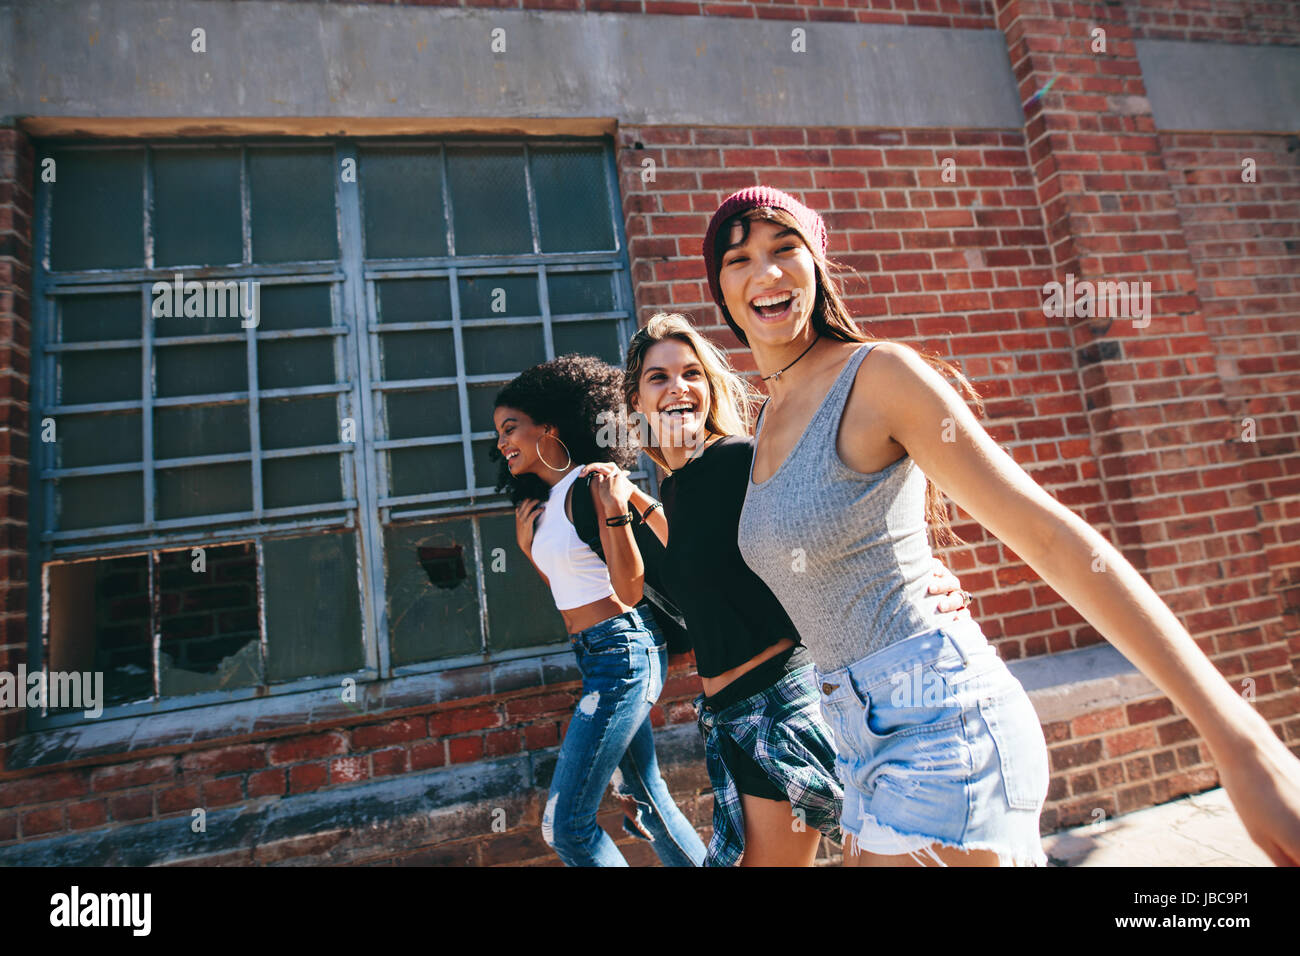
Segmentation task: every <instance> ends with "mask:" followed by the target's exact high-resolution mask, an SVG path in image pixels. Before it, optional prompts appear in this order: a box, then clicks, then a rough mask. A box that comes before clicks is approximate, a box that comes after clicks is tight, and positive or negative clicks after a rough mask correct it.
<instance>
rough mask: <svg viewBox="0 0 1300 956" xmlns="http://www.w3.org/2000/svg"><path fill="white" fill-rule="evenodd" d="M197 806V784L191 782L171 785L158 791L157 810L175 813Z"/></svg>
mask: <svg viewBox="0 0 1300 956" xmlns="http://www.w3.org/2000/svg"><path fill="white" fill-rule="evenodd" d="M197 806H199V785H198V784H196V783H191V784H189V785H188V786H184V787H172V788H171V789H169V790H159V791H158V812H159V813H175V812H178V811H182V810H186V811H188V810H193V809H194V808H195V807H197Z"/></svg>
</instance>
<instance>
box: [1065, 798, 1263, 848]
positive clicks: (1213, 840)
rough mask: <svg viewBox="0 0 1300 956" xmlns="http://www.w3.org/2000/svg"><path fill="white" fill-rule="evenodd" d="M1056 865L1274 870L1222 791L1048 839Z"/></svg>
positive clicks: (1086, 826) (1078, 828)
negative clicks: (1238, 867)
mask: <svg viewBox="0 0 1300 956" xmlns="http://www.w3.org/2000/svg"><path fill="white" fill-rule="evenodd" d="M1043 850H1044V852H1046V853H1047V857H1048V862H1049V864H1050V865H1052V866H1272V865H1273V862H1272V861H1271V860H1270V859H1269V858H1268V857H1267V856H1266V855H1265V854H1264V851H1263V850H1261V849H1260V848H1259V847H1257V846H1256V845H1255V841H1253V840H1252V839H1251V838H1250V837H1249V836H1248V835H1247V833H1246V828H1245V827H1244V826H1242V823H1241V818H1240V817H1238V816H1237V811H1236V810H1234V809H1233V807H1232V803H1231V801H1229V800H1228V794H1227V792H1226V791H1225V790H1223V788H1221V787H1220V788H1218V789H1215V790H1207V791H1206V792H1204V793H1198V794H1193V795H1192V796H1187V797H1182V798H1180V799H1178V800H1173V801H1171V802H1169V803H1162V804H1161V805H1160V806H1158V807H1149V808H1147V809H1145V810H1137V811H1134V812H1133V813H1126V814H1124V815H1123V816H1119V817H1112V818H1110V819H1105V820H1098V821H1097V822H1096V823H1089V824H1085V825H1083V826H1081V827H1075V828H1074V829H1072V830H1061V831H1059V832H1057V833H1053V834H1052V835H1050V836H1045V837H1043Z"/></svg>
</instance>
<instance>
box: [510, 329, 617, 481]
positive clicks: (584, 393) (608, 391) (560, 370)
mask: <svg viewBox="0 0 1300 956" xmlns="http://www.w3.org/2000/svg"><path fill="white" fill-rule="evenodd" d="M503 405H504V406H506V407H508V408H517V409H519V411H521V412H523V413H524V414H525V415H527V416H528V417H529V418H531V419H532V420H533V421H534V422H536V423H537V424H538V425H553V426H555V430H556V431H557V432H558V433H559V438H560V440H561V441H562V442H564V445H565V447H567V448H568V449H569V456H570V458H572V460H573V463H574V464H576V465H586V464H590V463H591V462H593V461H612V462H613V463H614V464H616V465H618V466H619V467H620V468H624V469H629V470H630V469H631V468H632V467H633V466H634V465H635V464H636V460H637V448H636V445H635V444H634V443H633V438H632V436H631V430H630V429H629V428H628V427H627V412H626V409H625V408H624V407H623V370H622V369H621V368H616V367H615V366H613V365H609V364H606V363H605V362H602V361H601V360H600V359H598V358H596V357H595V356H592V355H561V356H559V357H558V358H553V359H551V360H550V361H549V362H543V363H542V364H541V365H534V366H533V367H532V368H530V369H527V370H525V371H523V372H521V373H519V375H517V376H515V378H513V379H512V380H511V381H510V382H508V383H507V384H506V385H505V387H504V388H502V389H501V391H500V392H498V393H497V397H496V402H495V403H494V407H496V408H500V407H501V406H503ZM546 454H547V455H548V459H549V460H552V461H554V460H555V459H554V455H555V454H556V453H555V452H547V453H546ZM489 457H490V458H491V459H492V460H493V461H495V462H497V484H496V490H497V491H506V492H507V493H508V494H509V496H510V501H511V503H512V504H518V503H519V502H521V501H523V500H524V499H525V498H536V499H538V500H539V501H545V500H546V499H547V498H548V497H550V494H551V488H550V485H548V484H547V483H546V482H544V481H543V480H542V479H541V478H539V477H537V476H536V475H532V474H527V475H518V476H516V475H512V474H510V469H509V468H508V467H506V461H505V458H504V457H503V456H502V454H501V452H500V451H499V450H498V449H497V447H496V445H493V446H492V449H491V451H490V452H489Z"/></svg>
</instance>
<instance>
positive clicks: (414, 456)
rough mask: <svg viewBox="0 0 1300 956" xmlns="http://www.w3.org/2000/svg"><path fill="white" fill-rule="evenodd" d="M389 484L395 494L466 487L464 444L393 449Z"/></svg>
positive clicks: (423, 492) (390, 459) (419, 493)
mask: <svg viewBox="0 0 1300 956" xmlns="http://www.w3.org/2000/svg"><path fill="white" fill-rule="evenodd" d="M388 487H389V494H390V495H393V496H394V497H401V496H403V495H425V494H433V493H434V492H438V491H461V490H463V489H464V488H465V454H464V452H463V451H462V450H461V446H460V443H459V442H457V443H456V444H454V445H422V446H420V447H419V448H393V449H391V450H390V451H389V452H388Z"/></svg>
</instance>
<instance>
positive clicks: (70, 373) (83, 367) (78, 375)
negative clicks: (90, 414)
mask: <svg viewBox="0 0 1300 956" xmlns="http://www.w3.org/2000/svg"><path fill="white" fill-rule="evenodd" d="M55 364H56V365H57V366H58V376H59V385H58V395H59V403H60V404H62V405H81V404H89V403H92V402H124V401H137V402H138V401H139V400H140V350H139V349H109V350H105V351H97V352H64V353H63V354H61V355H59V356H58V357H57V358H56V359H55Z"/></svg>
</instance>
